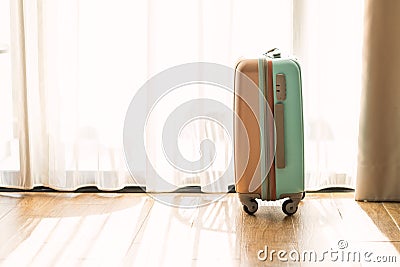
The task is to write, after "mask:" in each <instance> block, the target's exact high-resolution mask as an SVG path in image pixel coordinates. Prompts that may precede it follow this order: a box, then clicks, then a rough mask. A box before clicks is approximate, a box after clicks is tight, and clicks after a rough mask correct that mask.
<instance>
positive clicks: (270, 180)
mask: <svg viewBox="0 0 400 267" xmlns="http://www.w3.org/2000/svg"><path fill="white" fill-rule="evenodd" d="M249 79H250V80H251V82H252V83H254V84H253V86H252V85H249V81H248V80H249ZM234 90H235V101H234V109H235V114H236V116H235V118H234V139H235V140H234V141H235V143H234V158H235V159H234V162H235V186H236V192H237V193H238V195H239V198H240V201H241V203H242V204H243V209H244V211H245V212H246V213H248V214H254V213H255V212H256V211H257V209H258V203H257V201H256V199H260V200H279V199H284V198H287V199H286V200H285V201H284V202H283V204H282V211H283V212H284V213H285V214H286V215H293V214H294V213H296V211H297V207H298V204H299V202H300V201H301V199H303V198H304V133H303V114H302V113H303V111H302V91H301V90H302V87H301V71H300V65H299V63H298V62H297V61H296V59H295V58H291V57H281V54H280V52H279V50H277V49H272V50H270V51H268V52H267V53H266V54H264V55H263V56H262V57H261V58H259V59H245V60H241V61H239V62H238V64H237V65H236V70H235V85H234ZM263 98H264V99H263ZM266 103H268V104H266ZM275 148H276V149H275ZM274 152H275V153H274Z"/></svg>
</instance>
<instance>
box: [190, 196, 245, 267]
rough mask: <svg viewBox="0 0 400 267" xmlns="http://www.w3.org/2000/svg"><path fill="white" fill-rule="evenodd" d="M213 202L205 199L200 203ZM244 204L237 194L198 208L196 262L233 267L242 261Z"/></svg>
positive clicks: (193, 232)
mask: <svg viewBox="0 0 400 267" xmlns="http://www.w3.org/2000/svg"><path fill="white" fill-rule="evenodd" d="M210 200H212V199H208V198H207V197H203V198H201V199H200V204H204V203H208V202H209V201H210ZM242 226H243V223H242V212H241V204H240V201H239V199H238V197H237V196H236V195H233V194H230V195H226V196H225V197H223V198H222V199H220V200H218V201H215V202H212V203H211V204H209V205H205V206H202V207H200V208H199V214H198V216H197V219H196V222H195V224H194V227H193V229H192V237H193V240H192V242H193V244H194V246H193V251H192V259H193V260H195V261H194V263H197V264H200V263H201V262H206V261H212V260H214V261H215V262H221V263H222V265H224V266H231V265H234V264H236V263H238V261H239V260H240V248H241V233H242V231H243V228H242Z"/></svg>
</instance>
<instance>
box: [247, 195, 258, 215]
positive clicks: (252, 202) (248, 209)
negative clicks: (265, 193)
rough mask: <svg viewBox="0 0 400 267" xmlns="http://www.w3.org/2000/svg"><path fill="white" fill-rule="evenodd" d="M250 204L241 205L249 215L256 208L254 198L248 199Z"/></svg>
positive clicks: (256, 204)
mask: <svg viewBox="0 0 400 267" xmlns="http://www.w3.org/2000/svg"><path fill="white" fill-rule="evenodd" d="M250 203H251V205H249V206H247V205H243V210H244V211H245V212H246V213H247V214H250V215H253V214H254V213H255V212H256V211H257V210H258V203H257V201H256V200H255V199H252V200H250Z"/></svg>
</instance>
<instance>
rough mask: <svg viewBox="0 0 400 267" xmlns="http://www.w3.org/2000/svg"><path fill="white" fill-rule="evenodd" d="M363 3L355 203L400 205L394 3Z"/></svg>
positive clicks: (398, 6)
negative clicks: (356, 201)
mask: <svg viewBox="0 0 400 267" xmlns="http://www.w3.org/2000/svg"><path fill="white" fill-rule="evenodd" d="M365 3H366V4H365V29H364V44H365V46H364V52H363V57H364V65H363V90H362V97H361V113H360V135H359V155H358V177H357V187H356V199H357V200H370V201H400V145H399V136H400V126H399V124H398V122H399V121H400V102H399V99H400V75H399V70H400V53H399V51H398V48H399V47H400V33H399V31H400V17H399V15H398V14H399V12H400V2H399V1H396V0H387V1H373V0H367V1H365Z"/></svg>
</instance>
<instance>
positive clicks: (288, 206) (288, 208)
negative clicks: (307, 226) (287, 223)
mask: <svg viewBox="0 0 400 267" xmlns="http://www.w3.org/2000/svg"><path fill="white" fill-rule="evenodd" d="M282 211H283V212H284V213H285V214H286V215H288V216H291V215H293V214H295V213H296V211H297V205H296V204H295V203H294V201H293V200H291V199H287V200H285V201H284V202H283V204H282Z"/></svg>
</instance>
